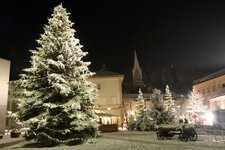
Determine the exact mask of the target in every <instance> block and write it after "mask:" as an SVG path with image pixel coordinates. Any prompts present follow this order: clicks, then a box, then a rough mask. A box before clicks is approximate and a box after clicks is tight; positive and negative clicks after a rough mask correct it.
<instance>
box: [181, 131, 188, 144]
mask: <svg viewBox="0 0 225 150" xmlns="http://www.w3.org/2000/svg"><path fill="white" fill-rule="evenodd" d="M179 139H180V140H181V141H183V142H187V141H188V136H187V135H185V134H184V132H183V131H180V133H179Z"/></svg>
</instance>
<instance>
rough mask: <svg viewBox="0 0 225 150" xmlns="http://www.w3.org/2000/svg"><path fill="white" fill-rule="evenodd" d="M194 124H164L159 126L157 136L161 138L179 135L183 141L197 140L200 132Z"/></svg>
mask: <svg viewBox="0 0 225 150" xmlns="http://www.w3.org/2000/svg"><path fill="white" fill-rule="evenodd" d="M195 129H196V126H195V125H194V124H179V125H162V126H160V127H158V130H157V138H158V139H159V140H163V139H165V138H166V139H172V137H173V136H175V135H178V136H179V139H180V140H181V141H185V142H186V141H188V139H190V140H191V141H196V140H197V138H198V134H197V132H196V131H195Z"/></svg>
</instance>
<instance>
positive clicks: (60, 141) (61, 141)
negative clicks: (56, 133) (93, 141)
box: [33, 132, 84, 143]
mask: <svg viewBox="0 0 225 150" xmlns="http://www.w3.org/2000/svg"><path fill="white" fill-rule="evenodd" d="M33 133H34V134H35V135H44V136H45V137H47V138H49V139H51V140H53V141H56V142H58V143H68V142H71V141H78V140H82V141H83V140H84V138H72V139H68V140H59V139H56V138H53V137H51V136H49V135H48V134H46V133H44V132H41V133H38V134H36V133H35V132H33Z"/></svg>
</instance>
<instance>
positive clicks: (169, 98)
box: [164, 85, 174, 111]
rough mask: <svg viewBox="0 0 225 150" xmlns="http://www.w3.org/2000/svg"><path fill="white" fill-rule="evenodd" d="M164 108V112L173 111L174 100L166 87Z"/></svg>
mask: <svg viewBox="0 0 225 150" xmlns="http://www.w3.org/2000/svg"><path fill="white" fill-rule="evenodd" d="M164 106H165V109H166V110H170V111H173V106H174V100H173V97H172V94H171V92H170V88H169V86H168V85H166V89H165V95H164Z"/></svg>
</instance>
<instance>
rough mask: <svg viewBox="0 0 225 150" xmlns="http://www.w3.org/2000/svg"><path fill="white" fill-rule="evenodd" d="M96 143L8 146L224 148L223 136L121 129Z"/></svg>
mask: <svg viewBox="0 0 225 150" xmlns="http://www.w3.org/2000/svg"><path fill="white" fill-rule="evenodd" d="M102 135H103V136H102V137H101V138H98V139H97V140H96V143H94V144H91V143H86V144H82V145H78V146H61V147H53V148H39V147H35V146H32V145H29V144H31V143H29V142H23V143H20V144H17V145H13V146H10V147H6V148H4V149H16V150H22V149H26V150H28V149H29V150H30V149H31V150H35V149H36V150H38V149H41V150H224V149H225V141H224V138H225V137H223V136H215V135H207V134H206V135H202V134H201V135H199V138H198V140H197V141H196V142H190V141H188V142H181V141H180V140H179V139H178V137H177V136H175V137H173V139H172V140H158V139H157V138H156V133H155V132H137V131H120V132H113V133H103V134H102Z"/></svg>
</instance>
